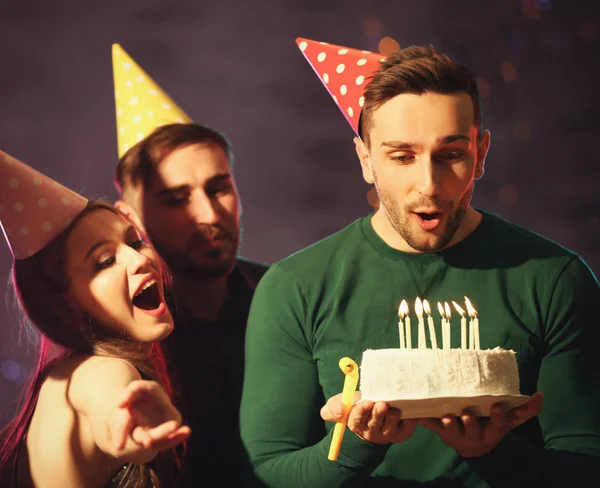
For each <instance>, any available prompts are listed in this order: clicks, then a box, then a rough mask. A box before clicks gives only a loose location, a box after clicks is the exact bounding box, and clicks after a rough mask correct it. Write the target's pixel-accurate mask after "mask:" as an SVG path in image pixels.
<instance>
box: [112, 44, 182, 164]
mask: <svg viewBox="0 0 600 488" xmlns="http://www.w3.org/2000/svg"><path fill="white" fill-rule="evenodd" d="M112 61H113V77H114V83H115V109H116V116H117V144H118V151H119V158H121V157H123V155H124V154H125V153H126V152H127V151H128V150H129V149H130V148H132V147H133V146H135V145H136V144H137V143H138V142H139V141H141V140H142V139H145V138H146V137H147V136H149V135H150V134H151V133H152V132H154V130H155V129H157V128H159V127H161V126H163V125H167V124H175V123H186V124H187V123H191V122H192V120H191V119H190V118H189V117H188V115H187V114H186V113H185V112H184V111H183V110H182V109H181V108H180V107H179V106H178V105H177V104H176V103H175V102H174V101H173V99H171V97H169V95H167V94H166V93H165V92H164V91H163V89H162V88H161V87H160V86H158V84H156V82H155V81H154V80H153V79H152V78H150V76H148V74H147V73H146V72H145V71H144V70H143V69H142V68H140V66H139V65H138V64H137V63H136V62H135V61H134V60H133V59H131V56H129V54H127V53H126V52H125V50H124V49H123V48H122V47H121V46H120V45H119V44H113V46H112Z"/></svg>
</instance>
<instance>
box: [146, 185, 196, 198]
mask: <svg viewBox="0 0 600 488" xmlns="http://www.w3.org/2000/svg"><path fill="white" fill-rule="evenodd" d="M189 188H190V186H189V185H179V186H173V187H171V188H163V189H162V190H158V191H157V192H156V193H155V195H154V196H156V197H164V196H169V195H173V194H174V193H179V192H180V191H184V190H189Z"/></svg>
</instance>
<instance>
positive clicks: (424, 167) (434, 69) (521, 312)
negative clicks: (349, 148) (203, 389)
mask: <svg viewBox="0 0 600 488" xmlns="http://www.w3.org/2000/svg"><path fill="white" fill-rule="evenodd" d="M299 47H300V49H301V50H302V51H303V53H304V55H305V56H306V57H307V59H308V60H309V62H311V64H312V65H313V68H314V69H315V71H316V72H317V74H319V76H320V77H321V80H322V81H323V83H324V84H325V85H326V87H327V89H328V90H329V91H330V93H331V94H332V96H334V97H335V99H336V102H337V103H338V105H339V107H340V109H341V110H342V111H343V113H344V115H345V116H346V118H347V119H348V121H349V122H350V124H351V125H352V126H353V128H354V129H355V131H356V132H357V134H358V135H359V136H360V138H357V139H355V143H356V150H357V154H358V156H359V159H360V163H361V166H362V172H363V176H364V178H365V180H366V181H367V182H369V183H373V184H374V185H375V187H376V189H377V193H378V196H379V199H380V205H379V208H378V209H377V210H376V211H375V213H374V214H373V215H370V216H368V217H365V218H361V219H359V220H357V221H356V222H354V223H352V224H350V225H349V226H347V227H346V228H344V229H342V230H341V231H339V232H337V233H336V234H334V235H332V236H330V237H328V238H326V239H324V240H322V241H320V242H318V243H316V244H313V245H312V246H310V247H308V248H306V249H304V250H302V251H300V252H298V253H295V254H294V255H292V256H290V257H288V258H286V259H284V260H282V261H281V262H279V263H277V264H275V265H273V266H272V267H271V269H270V270H269V271H268V272H267V273H266V275H265V276H264V278H263V279H262V281H261V283H260V284H259V286H258V288H257V290H256V293H255V295H254V298H253V303H252V306H251V310H250V317H249V323H248V329H247V336H246V372H245V382H244V392H243V396H242V407H241V429H242V439H243V441H244V443H245V446H246V449H247V450H248V453H249V456H250V460H251V463H252V466H253V468H254V470H255V472H256V474H257V475H258V477H259V478H261V479H262V480H263V481H264V482H265V483H266V484H267V485H268V486H272V487H285V488H291V487H311V488H316V487H328V488H331V487H348V486H388V485H389V486H467V487H479V486H503V487H504V486H506V487H509V486H510V487H514V486H549V485H551V486H563V485H565V484H566V483H569V484H571V485H572V486H591V485H592V484H593V479H594V477H595V475H596V473H595V471H596V466H600V459H599V457H600V389H599V388H598V385H599V384H600V369H599V364H600V363H599V362H598V361H597V359H596V358H595V357H594V355H595V349H596V348H597V347H598V343H599V339H600V334H599V333H598V331H599V324H598V318H597V310H598V309H597V307H598V305H599V304H600V288H599V286H598V282H597V280H596V278H595V276H594V275H593V273H592V272H591V271H590V269H589V268H588V266H587V265H586V264H585V263H584V262H583V260H582V259H581V258H580V257H579V256H577V255H576V254H575V253H573V252H571V251H569V250H568V249H565V248H564V247H561V246H560V245H558V244H556V243H554V242H551V241H549V240H547V239H545V238H543V237H541V236H539V235H537V234H535V233H533V232H531V231H528V230H526V229H524V228H522V227H519V226H517V225H515V224H512V223H509V222H507V221H505V220H503V219H501V218H499V217H497V216H495V215H492V214H489V213H486V212H484V211H481V210H476V209H475V208H473V207H471V206H470V201H471V196H472V192H473V186H474V180H476V179H478V178H480V177H481V176H482V175H483V170H484V161H485V156H486V154H487V151H488V148H489V144H490V133H489V132H488V131H483V130H482V128H481V111H480V105H479V95H478V92H477V85H476V82H475V76H474V75H473V73H471V72H470V71H469V70H467V69H466V68H464V67H462V66H459V65H457V64H455V63H454V62H452V61H451V60H450V59H449V58H448V57H446V56H445V55H443V54H441V53H439V52H437V51H435V50H434V49H433V48H429V47H422V48H419V47H410V48H406V49H402V50H400V51H398V52H396V53H394V54H391V55H390V56H388V58H387V59H385V60H383V61H382V60H381V59H380V58H381V56H379V55H375V54H373V53H365V52H364V51H357V50H352V49H348V48H344V47H342V46H332V45H328V44H321V43H315V42H314V41H307V40H299ZM380 62H381V64H380ZM374 71H375V74H374V75H373V78H372V80H369V79H368V76H369V75H370V74H371V73H373V72H374ZM363 85H365V86H363ZM359 117H360V119H359ZM464 296H467V297H469V299H470V301H471V302H472V303H473V305H474V306H475V308H476V309H477V311H478V318H479V322H480V342H481V348H483V349H488V348H494V347H496V346H500V347H503V348H506V349H512V350H514V351H516V353H517V361H518V366H519V374H520V388H521V393H522V394H525V395H532V398H531V400H530V401H529V402H528V403H526V404H524V405H522V406H520V407H517V408H515V409H513V410H511V411H507V410H506V409H505V408H503V407H502V405H497V406H496V407H494V408H493V409H492V414H491V417H490V418H481V417H480V418H478V417H475V416H474V415H472V414H471V413H470V412H469V411H466V412H464V414H462V415H460V416H459V417H447V418H444V419H441V420H440V419H419V420H416V421H414V420H413V421H407V420H402V419H401V416H400V412H399V411H398V410H395V409H390V408H389V407H388V406H387V405H385V404H382V403H376V404H373V403H372V402H364V403H360V404H358V405H356V406H355V407H354V408H353V409H352V411H351V413H350V418H349V420H348V427H347V429H346V432H345V435H344V438H343V442H342V445H341V450H340V455H339V458H338V460H337V461H336V462H333V461H329V460H328V459H327V453H328V449H329V446H330V443H331V437H332V430H333V429H332V425H333V424H331V423H329V422H324V421H323V419H325V420H329V421H335V420H338V419H339V416H337V417H336V414H335V413H336V412H337V413H338V414H339V409H340V401H339V396H337V394H339V392H340V390H341V389H342V385H343V382H344V376H343V374H342V372H341V371H340V369H339V366H338V361H339V360H340V358H342V357H344V356H349V357H351V358H354V359H355V360H356V361H357V362H358V363H359V364H360V358H361V356H362V353H363V351H364V350H366V349H382V348H392V347H399V339H398V325H397V324H398V316H397V310H398V305H399V304H400V302H401V301H402V299H406V300H407V301H408V303H415V299H416V297H420V298H426V299H427V300H428V301H429V303H437V302H450V301H452V300H455V301H462V300H463V297H464ZM414 323H415V319H414V317H413V324H414ZM457 325H458V319H457V318H456V315H455V319H454V321H453V322H452V330H453V333H452V336H451V341H452V347H453V348H456V347H460V335H459V334H457V333H456V332H455V331H456V327H457ZM435 327H436V329H437V337H441V336H442V332H441V327H440V323H439V320H436V323H435ZM412 343H413V344H417V327H412ZM542 395H543V397H544V398H543V408H542V405H541V404H542ZM332 397H333V398H332ZM327 399H330V400H329V402H328V403H327V405H326V406H325V407H323V405H324V404H325V401H326V400H327ZM322 407H323V409H322V410H321V408H322ZM320 412H321V415H320ZM538 414H539V415H538ZM321 416H322V417H323V418H322V417H321Z"/></svg>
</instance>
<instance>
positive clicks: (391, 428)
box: [381, 408, 402, 437]
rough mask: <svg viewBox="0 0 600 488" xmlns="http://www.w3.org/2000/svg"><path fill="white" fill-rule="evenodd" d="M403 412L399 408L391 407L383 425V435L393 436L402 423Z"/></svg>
mask: <svg viewBox="0 0 600 488" xmlns="http://www.w3.org/2000/svg"><path fill="white" fill-rule="evenodd" d="M401 418H402V414H401V412H400V410H398V409H397V408H390V409H389V410H388V412H387V414H386V416H385V419H384V421H383V425H382V426H381V435H383V436H384V437H391V436H393V435H395V434H396V433H397V431H398V427H399V425H400V424H401V422H402V421H401Z"/></svg>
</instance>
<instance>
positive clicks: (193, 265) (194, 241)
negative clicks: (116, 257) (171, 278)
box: [136, 144, 240, 279]
mask: <svg viewBox="0 0 600 488" xmlns="http://www.w3.org/2000/svg"><path fill="white" fill-rule="evenodd" d="M139 192H140V193H141V198H140V199H139V202H138V205H136V206H137V207H138V209H137V210H138V211H139V212H140V214H141V218H142V221H143V225H144V228H145V230H146V232H147V233H148V235H149V236H150V238H151V240H152V242H153V243H154V245H155V247H156V249H157V251H158V252H159V254H160V255H161V256H162V258H163V259H164V260H165V261H166V262H167V264H168V265H169V266H170V267H171V269H172V270H173V272H175V273H176V274H178V275H181V276H189V277H196V278H204V279H211V278H217V277H221V276H225V275H227V274H228V273H229V272H231V270H232V269H233V267H234V265H235V258H236V255H237V250H238V245H239V241H240V202H239V197H238V193H237V189H236V187H235V183H234V180H233V176H232V174H231V168H230V165H229V160H228V158H227V154H226V153H225V152H224V151H223V150H222V149H221V148H220V147H218V146H216V145H207V144H193V145H190V146H186V147H183V148H179V149H176V150H175V151H173V152H172V153H171V154H169V156H167V157H166V158H165V159H164V160H163V161H162V162H161V163H160V164H159V165H158V166H157V168H156V173H155V175H154V176H153V177H152V178H151V180H150V182H149V184H148V187H147V188H146V189H145V190H142V189H140V190H139ZM140 210H141V211H140Z"/></svg>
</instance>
